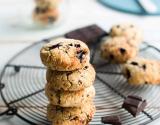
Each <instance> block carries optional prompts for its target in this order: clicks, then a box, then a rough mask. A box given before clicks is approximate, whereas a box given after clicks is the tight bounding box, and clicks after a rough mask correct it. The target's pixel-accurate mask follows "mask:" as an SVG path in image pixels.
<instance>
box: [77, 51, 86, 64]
mask: <svg viewBox="0 0 160 125" xmlns="http://www.w3.org/2000/svg"><path fill="white" fill-rule="evenodd" d="M85 54H86V52H84V51H82V50H80V51H78V52H77V58H78V59H80V62H82V59H83V55H85Z"/></svg>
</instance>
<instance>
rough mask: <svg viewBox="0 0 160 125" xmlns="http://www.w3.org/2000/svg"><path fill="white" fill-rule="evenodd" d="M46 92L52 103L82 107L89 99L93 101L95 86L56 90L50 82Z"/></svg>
mask: <svg viewBox="0 0 160 125" xmlns="http://www.w3.org/2000/svg"><path fill="white" fill-rule="evenodd" d="M45 94H46V96H47V97H48V100H49V102H50V103H51V104H52V105H59V106H62V107H80V106H81V105H82V104H85V103H86V102H88V101H93V98H94V97H95V89H94V87H93V86H91V87H88V88H85V89H84V90H79V91H61V90H59V91H55V90H54V89H53V88H52V86H51V84H50V83H47V85H46V88H45Z"/></svg>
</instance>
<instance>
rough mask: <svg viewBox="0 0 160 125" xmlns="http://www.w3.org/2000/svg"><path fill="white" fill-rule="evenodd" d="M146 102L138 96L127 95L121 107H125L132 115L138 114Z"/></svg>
mask: <svg viewBox="0 0 160 125" xmlns="http://www.w3.org/2000/svg"><path fill="white" fill-rule="evenodd" d="M146 105H147V102H146V100H143V99H142V98H141V97H139V96H134V95H129V96H127V98H126V99H125V100H124V102H123V104H122V108H125V109H126V110H127V111H128V112H129V113H131V114H132V115H133V116H134V117H136V116H137V115H139V114H140V112H142V111H143V110H144V108H145V107H146Z"/></svg>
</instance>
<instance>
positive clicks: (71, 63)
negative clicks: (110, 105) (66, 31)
mask: <svg viewBox="0 0 160 125" xmlns="http://www.w3.org/2000/svg"><path fill="white" fill-rule="evenodd" d="M89 54H90V51H89V48H88V47H87V45H86V44H85V43H83V42H82V41H80V40H74V39H57V40H54V41H51V42H50V43H47V44H46V45H44V46H43V47H42V49H41V51H40V56H41V60H42V62H43V64H44V65H45V66H47V68H48V69H47V73H46V79H47V84H46V87H45V93H46V96H47V97H48V100H49V102H50V104H49V105H48V111H47V116H48V119H49V120H50V121H52V122H53V124H54V125H76V124H78V125H87V124H88V123H89V122H90V121H91V119H92V117H93V116H94V113H95V106H94V105H93V99H94V97H95V89H94V87H93V83H94V80H95V70H94V68H93V67H92V65H91V64H89V59H90V55H89Z"/></svg>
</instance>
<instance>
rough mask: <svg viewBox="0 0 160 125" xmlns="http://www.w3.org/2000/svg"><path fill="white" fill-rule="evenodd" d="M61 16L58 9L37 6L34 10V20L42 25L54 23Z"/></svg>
mask: <svg viewBox="0 0 160 125" xmlns="http://www.w3.org/2000/svg"><path fill="white" fill-rule="evenodd" d="M58 17H59V11H58V9H46V8H44V9H43V8H39V7H36V8H35V10H34V12H33V20H34V21H35V22H36V23H38V24H40V25H47V24H52V23H54V22H55V21H56V20H57V19H58Z"/></svg>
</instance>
